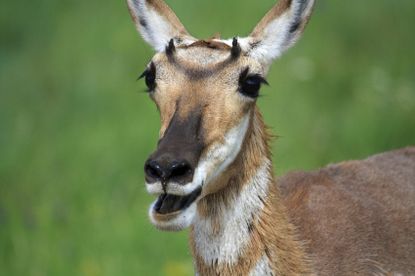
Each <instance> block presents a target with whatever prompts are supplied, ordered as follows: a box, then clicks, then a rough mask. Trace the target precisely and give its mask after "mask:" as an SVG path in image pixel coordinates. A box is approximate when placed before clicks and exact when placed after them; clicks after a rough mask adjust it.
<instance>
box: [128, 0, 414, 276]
mask: <svg viewBox="0 0 415 276" xmlns="http://www.w3.org/2000/svg"><path fill="white" fill-rule="evenodd" d="M313 6H314V0H280V2H278V3H277V4H276V5H275V6H274V7H273V8H272V9H271V10H270V11H269V12H268V13H267V15H266V16H265V17H264V18H263V19H262V20H261V21H260V22H259V24H258V25H257V26H256V27H255V29H254V30H253V32H252V33H251V35H250V36H248V37H246V38H234V39H230V40H221V39H219V38H214V39H209V40H198V39H195V38H194V37H192V36H191V35H190V34H189V33H188V32H187V31H186V29H185V28H184V26H183V25H182V24H181V23H180V21H179V19H178V18H177V17H176V15H175V14H174V13H173V12H172V10H171V9H170V8H169V7H168V6H167V5H166V4H165V3H164V2H163V1H162V0H128V7H129V10H130V13H131V16H132V18H133V20H134V22H135V23H136V26H137V29H138V30H139V32H140V33H141V34H142V36H143V38H144V39H145V40H146V41H147V42H148V43H149V44H150V45H152V46H153V47H154V48H155V49H156V51H157V54H156V55H155V56H154V57H153V58H152V60H151V62H150V63H149V64H148V66H147V68H146V70H145V72H144V73H143V75H142V77H144V78H145V80H146V84H147V86H148V88H149V95H150V98H151V99H152V100H153V101H154V102H155V103H156V105H157V107H158V109H159V111H160V115H161V129H160V140H159V143H158V147H157V150H156V151H155V152H154V153H153V154H152V155H151V156H150V157H149V159H148V160H147V162H146V165H145V173H146V187H147V190H148V192H149V193H151V194H154V195H156V196H158V198H157V200H156V201H155V202H154V203H153V204H152V205H151V206H150V210H149V216H150V220H151V221H152V223H153V224H154V225H155V226H156V227H157V228H159V229H161V230H166V231H178V230H182V229H184V228H187V227H190V228H191V231H190V246H191V250H192V253H193V256H194V261H195V262H194V263H195V270H196V274H198V275H415V230H414V229H415V148H414V147H412V148H406V149H402V150H398V151H393V152H389V153H384V154H380V155H376V156H373V157H370V158H368V159H366V160H363V161H349V162H344V163H340V164H337V165H331V166H328V167H326V168H323V169H321V170H319V171H315V172H309V173H304V172H297V173H290V174H288V175H286V176H284V177H282V178H280V179H278V180H277V184H275V179H274V175H273V170H272V162H271V154H270V150H269V145H268V144H269V140H270V139H269V137H270V135H269V133H268V130H267V128H266V127H265V125H264V123H263V120H262V117H261V114H260V112H259V111H258V109H257V107H256V98H257V96H258V94H259V90H260V86H261V84H264V83H266V80H265V75H266V73H267V71H268V68H269V66H270V64H271V62H272V61H273V60H274V59H275V58H277V57H279V56H280V55H281V54H282V53H283V52H284V51H285V50H287V49H288V48H289V47H290V46H292V45H293V44H294V43H295V42H296V41H297V40H298V38H299V37H300V36H301V34H302V32H303V30H304V28H305V26H306V24H307V22H308V19H309V17H310V15H311V12H312V9H313Z"/></svg>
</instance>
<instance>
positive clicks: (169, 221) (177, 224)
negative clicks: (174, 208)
mask: <svg viewBox="0 0 415 276" xmlns="http://www.w3.org/2000/svg"><path fill="white" fill-rule="evenodd" d="M155 204H156V202H154V203H153V204H151V206H150V210H149V217H150V221H151V223H152V224H153V225H154V226H155V227H156V228H157V229H159V230H162V231H181V230H183V229H185V228H187V227H189V226H190V225H191V224H192V222H193V219H194V217H195V215H196V204H197V203H196V202H193V203H192V205H190V206H189V207H188V208H186V209H185V210H181V211H178V212H176V213H174V214H167V215H160V214H158V213H157V212H156V211H155V208H154V206H155Z"/></svg>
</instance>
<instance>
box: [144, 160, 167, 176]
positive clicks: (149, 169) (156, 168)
mask: <svg viewBox="0 0 415 276" xmlns="http://www.w3.org/2000/svg"><path fill="white" fill-rule="evenodd" d="M144 171H145V173H146V176H147V177H149V178H151V179H156V180H160V179H161V178H162V177H163V175H164V174H163V170H162V169H161V167H160V164H158V163H157V162H156V161H149V162H147V163H146V165H145V166H144Z"/></svg>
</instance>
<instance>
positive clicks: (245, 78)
mask: <svg viewBox="0 0 415 276" xmlns="http://www.w3.org/2000/svg"><path fill="white" fill-rule="evenodd" d="M262 84H266V85H268V82H267V81H266V79H265V78H264V77H262V76H261V75H260V74H249V68H248V67H247V68H246V69H245V70H244V71H242V73H241V75H240V76H239V88H238V91H239V93H241V94H242V95H244V96H246V97H249V98H252V99H256V98H257V97H258V96H259V90H260V89H261V85H262Z"/></svg>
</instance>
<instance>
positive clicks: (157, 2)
mask: <svg viewBox="0 0 415 276" xmlns="http://www.w3.org/2000/svg"><path fill="white" fill-rule="evenodd" d="M127 4H128V9H129V10H130V14H131V17H132V18H133V20H134V23H135V25H136V28H137V30H138V31H139V32H140V33H141V35H142V36H143V38H144V40H145V41H146V42H147V43H149V44H150V45H151V46H152V47H153V48H154V49H155V50H156V51H158V52H161V51H164V49H165V48H166V46H167V45H168V43H169V41H170V40H171V39H175V40H176V41H183V40H185V39H191V38H192V37H191V36H190V35H189V33H188V32H187V31H186V29H185V27H184V26H183V25H182V23H181V22H180V20H179V19H178V18H177V16H176V15H175V14H174V12H173V11H172V10H171V9H170V7H169V6H167V4H166V3H164V1H163V0H127Z"/></svg>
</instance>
